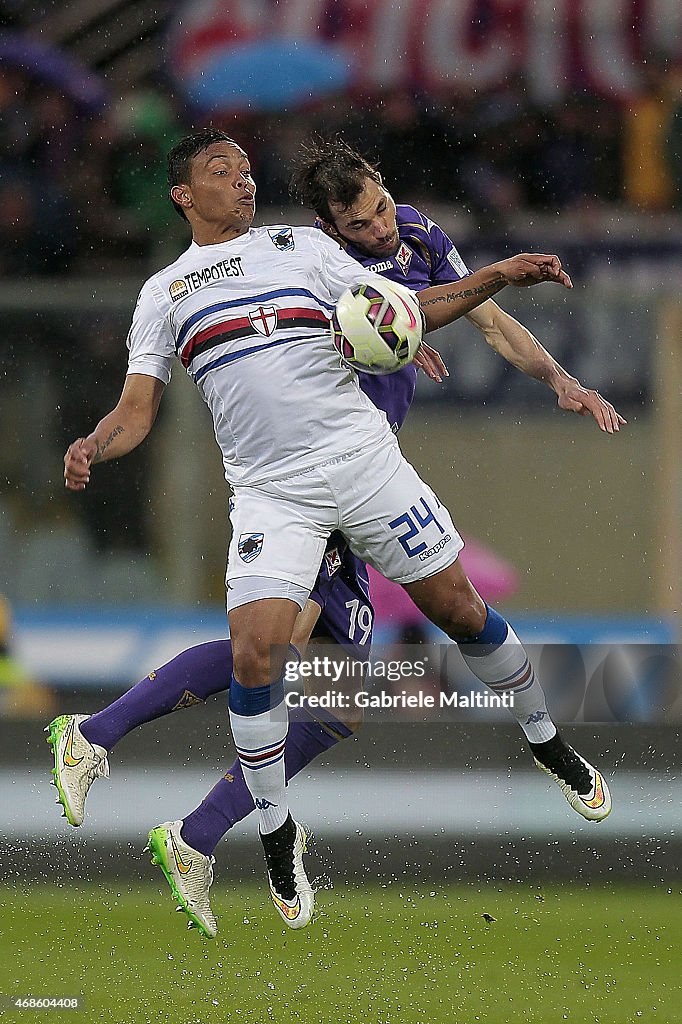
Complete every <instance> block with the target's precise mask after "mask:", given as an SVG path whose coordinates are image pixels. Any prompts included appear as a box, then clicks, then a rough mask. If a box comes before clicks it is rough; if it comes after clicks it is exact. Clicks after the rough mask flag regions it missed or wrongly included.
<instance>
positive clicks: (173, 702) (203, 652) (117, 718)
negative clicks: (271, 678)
mask: <svg viewBox="0 0 682 1024" xmlns="http://www.w3.org/2000/svg"><path fill="white" fill-rule="evenodd" d="M231 675H232V646H231V643H230V641H229V640H215V641H211V642H209V643H205V644H199V645H198V646H196V647H190V648H189V649H188V650H186V651H183V652H182V653H181V654H179V655H178V656H177V657H176V658H173V659H172V661H169V662H168V663H167V664H166V665H162V666H161V668H159V669H156V670H155V671H154V672H150V673H149V675H148V676H145V677H144V679H141V680H140V682H139V683H136V684H135V686H133V687H131V688H130V690H128V691H127V692H126V693H124V694H123V695H122V696H121V697H119V698H118V699H117V700H115V701H113V703H112V704H109V705H108V706H107V707H106V708H104V709H103V710H102V711H98V712H97V713H96V714H94V715H83V714H80V715H60V716H59V717H58V718H55V720H54V721H53V722H50V724H49V725H48V726H47V728H46V730H45V731H46V732H47V733H48V742H49V743H50V745H51V746H52V748H53V753H54V767H53V769H52V774H53V775H54V778H55V785H56V786H57V793H58V802H59V803H60V804H62V806H63V808H64V814H65V817H66V818H67V820H68V821H69V823H70V824H71V825H80V824H81V823H82V822H83V818H84V815H85V800H86V797H87V795H88V792H89V790H90V787H91V786H92V784H93V782H94V781H95V779H97V778H101V777H108V775H109V764H108V761H107V755H108V754H109V753H111V751H112V750H113V748H114V746H115V745H116V743H118V741H119V740H120V739H122V738H123V737H124V736H126V735H127V734H128V733H129V732H132V730H133V729H137V728H138V727H139V726H141V725H144V724H145V723H146V722H152V721H154V720H155V719H157V718H162V717H163V716H164V715H168V714H170V713H171V712H172V711H179V710H180V709H182V708H189V707H193V706H194V705H195V704H200V703H202V702H203V701H205V700H206V698H207V697H209V696H211V695H212V694H214V693H220V692H221V690H228V689H229V685H230V678H231ZM69 743H70V744H71V747H70V748H69V747H68V744H69ZM74 750H75V754H74Z"/></svg>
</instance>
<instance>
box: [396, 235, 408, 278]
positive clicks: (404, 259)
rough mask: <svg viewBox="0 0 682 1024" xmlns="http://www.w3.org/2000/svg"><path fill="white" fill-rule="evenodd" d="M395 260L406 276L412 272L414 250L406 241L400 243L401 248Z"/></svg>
mask: <svg viewBox="0 0 682 1024" xmlns="http://www.w3.org/2000/svg"><path fill="white" fill-rule="evenodd" d="M395 261H396V263H397V264H398V266H399V267H400V269H401V270H402V272H403V274H404V275H405V277H407V275H408V274H409V272H410V263H411V262H412V250H411V249H410V247H409V246H408V245H405V243H404V242H401V243H400V248H399V249H398V251H397V253H396V254H395Z"/></svg>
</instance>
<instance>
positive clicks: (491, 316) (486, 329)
mask: <svg viewBox="0 0 682 1024" xmlns="http://www.w3.org/2000/svg"><path fill="white" fill-rule="evenodd" d="M467 319H468V320H470V321H471V323H473V324H474V325H475V326H476V327H478V329H479V330H480V331H481V332H482V333H483V335H484V337H485V340H486V341H487V342H488V344H489V345H490V346H491V347H492V348H494V349H495V351H496V352H498V353H499V354H500V355H501V356H502V357H503V358H504V359H506V360H507V361H508V362H510V363H511V364H512V365H513V366H516V367H517V369H519V370H521V372H522V373H525V374H527V375H528V376H529V377H534V378H535V379H536V380H539V381H542V382H543V383H545V384H547V385H548V387H550V388H551V389H552V390H553V391H554V392H555V394H556V395H557V398H558V402H559V408H561V409H566V410H567V411H568V412H577V413H579V414H580V415H581V416H593V417H594V419H595V420H596V422H597V425H598V426H599V428H600V430H603V431H605V432H606V433H607V434H613V433H615V431H617V430H619V429H620V426H621V424H624V423H625V422H626V421H625V420H624V419H623V417H622V416H621V415H620V414H619V413H617V412H616V410H615V409H614V407H613V406H612V405H611V403H610V402H607V401H606V399H605V398H602V396H601V395H600V394H599V392H598V391H593V390H592V389H590V388H584V387H583V386H582V384H580V382H579V381H578V380H576V378H575V377H572V376H571V375H570V373H567V372H566V370H564V368H563V366H561V365H560V364H559V363H558V362H557V361H556V359H554V357H553V356H551V355H550V354H549V352H548V351H547V349H546V348H544V347H543V346H542V345H541V344H540V342H539V341H538V340H537V338H535V337H534V336H533V335H532V334H531V333H530V331H529V330H528V329H527V328H526V327H524V326H523V324H520V323H519V322H518V320H515V319H514V317H513V316H510V315H509V313H506V312H505V311H504V310H503V309H500V307H499V306H498V305H497V303H496V302H492V301H489V302H484V303H483V304H482V305H481V306H479V307H478V308H477V309H475V310H472V311H471V312H470V313H468V314H467Z"/></svg>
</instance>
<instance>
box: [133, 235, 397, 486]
mask: <svg viewBox="0 0 682 1024" xmlns="http://www.w3.org/2000/svg"><path fill="white" fill-rule="evenodd" d="M372 280H376V281H377V283H379V284H380V283H381V282H382V281H383V279H382V278H379V277H377V276H376V275H373V274H371V273H369V272H368V271H367V270H366V269H365V268H364V267H362V266H361V265H360V264H358V263H356V261H355V260H353V259H352V258H351V257H350V256H347V255H346V253H345V252H343V250H342V249H341V248H340V246H338V245H336V243H335V242H333V241H332V240H331V239H329V238H327V236H326V235H324V234H323V233H322V232H321V231H318V230H316V229H315V228H291V227H263V228H255V229H251V230H250V231H248V232H247V233H246V234H244V235H241V236H240V237H239V238H235V239H233V240H232V241H230V242H220V243H218V244H216V245H205V246H200V245H197V244H196V243H195V242H192V244H191V245H190V247H189V249H187V251H186V252H184V253H183V254H182V255H181V256H180V257H179V258H178V259H177V260H176V261H175V263H173V264H171V266H170V267H167V268H166V269H165V270H162V271H160V272H159V273H158V274H154V276H153V277H151V278H149V280H148V281H146V282H145V284H144V286H143V288H142V291H141V292H140V296H139V299H138V302H137V307H136V309H135V313H134V316H133V323H132V326H131V329H130V333H129V335H128V348H129V350H130V358H129V362H128V373H141V374H147V375H149V376H152V377H158V378H159V379H160V380H162V381H164V383H168V381H169V380H170V375H171V366H172V364H173V361H174V359H175V358H176V357H177V358H179V359H180V361H181V362H182V364H183V366H184V367H185V368H186V370H187V372H188V373H189V375H190V376H191V377H192V379H193V380H194V382H195V383H196V385H197V387H198V388H199V391H200V392H201V394H202V396H203V398H204V401H205V402H206V404H207V405H208V407H209V409H210V410H211V413H212V415H213V423H214V428H215V434H216V440H217V441H218V444H219V445H220V449H221V451H222V454H223V463H224V466H225V476H226V477H227V479H228V481H229V482H230V483H231V484H259V483H263V482H265V481H270V480H277V479H282V478H283V477H285V476H289V475H291V474H294V473H301V472H303V471H305V470H307V469H311V468H312V467H314V466H317V465H320V464H321V463H323V462H325V461H327V460H329V459H332V458H335V457H337V456H339V455H344V454H346V453H347V452H349V451H354V450H357V449H360V448H363V447H365V446H368V445H375V444H378V443H380V442H382V441H384V440H385V439H388V438H390V437H391V433H390V430H389V427H388V423H387V420H386V417H385V416H384V414H383V413H381V412H379V411H378V410H377V408H376V407H375V406H374V405H373V404H372V402H371V401H370V400H369V399H368V398H367V396H366V395H365V394H363V392H362V391H361V390H360V387H359V385H358V382H357V376H356V375H355V373H354V372H353V371H352V370H349V369H348V368H347V367H345V366H344V365H343V364H342V362H341V359H340V357H339V354H338V352H337V351H336V349H335V347H334V345H333V343H332V340H331V335H330V332H329V326H328V325H329V317H330V315H331V312H332V310H333V308H334V305H335V303H336V301H337V299H338V298H339V296H340V295H341V293H342V292H343V291H345V289H346V288H351V287H354V286H355V285H357V284H360V283H362V282H364V281H372Z"/></svg>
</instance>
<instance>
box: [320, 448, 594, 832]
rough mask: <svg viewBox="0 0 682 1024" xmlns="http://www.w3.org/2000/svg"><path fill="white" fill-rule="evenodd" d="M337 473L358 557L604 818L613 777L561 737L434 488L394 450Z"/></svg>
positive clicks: (573, 794) (542, 763)
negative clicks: (465, 565) (509, 700)
mask: <svg viewBox="0 0 682 1024" xmlns="http://www.w3.org/2000/svg"><path fill="white" fill-rule="evenodd" d="M339 476H340V477H341V479H340V480H339V481H338V483H337V486H339V490H341V493H345V494H347V496H348V498H347V504H345V505H344V521H345V522H347V523H348V526H349V539H350V540H351V543H352V545H353V547H354V549H355V551H356V554H358V555H359V556H360V557H362V558H364V559H365V560H366V561H368V562H370V563H371V564H372V565H374V567H375V568H376V569H378V570H379V572H382V573H383V574H384V576H386V577H388V578H389V579H392V580H395V582H396V583H401V584H402V585H403V586H404V587H405V590H406V591H407V593H408V594H409V595H410V597H411V598H412V600H413V601H414V602H415V604H416V605H417V606H418V607H419V608H420V609H421V610H422V611H423V612H424V614H425V615H426V616H427V617H428V618H429V619H431V621H432V622H434V623H435V624H436V625H437V626H439V627H440V628H441V629H442V630H443V631H444V632H445V633H447V635H448V636H449V637H451V638H452V639H453V640H454V641H455V642H456V643H457V644H458V645H459V648H460V651H461V652H462V655H463V657H464V659H465V661H466V662H467V665H468V666H469V668H470V669H471V671H472V672H473V673H474V675H476V676H477V677H478V678H479V679H480V680H481V681H482V682H483V683H485V684H486V685H487V686H489V687H490V688H491V689H492V690H493V692H494V693H498V694H500V693H511V694H513V696H514V705H513V712H512V713H513V714H514V715H515V717H516V719H517V721H518V722H519V724H520V726H521V728H522V729H523V731H524V733H525V735H526V738H527V740H528V742H529V744H530V748H531V750H532V752H533V756H534V758H535V760H536V762H537V764H538V767H540V768H542V770H543V771H546V772H547V773H548V774H549V775H550V777H551V778H553V779H554V780H555V781H556V782H557V783H558V785H559V786H560V787H561V789H562V791H563V793H564V795H565V796H566V798H567V800H568V802H569V803H570V805H571V807H573V809H574V810H575V811H577V812H578V813H579V814H581V815H582V816H583V817H584V818H588V819H590V820H592V821H600V820H601V819H602V818H605V817H606V815H607V814H608V813H609V811H610V810H611V798H610V795H609V791H608V787H607V785H606V782H605V781H604V779H603V778H602V776H601V775H600V773H599V772H598V771H597V770H596V769H595V768H593V767H592V765H590V764H588V762H587V761H585V760H584V758H582V757H580V756H579V755H578V754H577V753H576V752H575V751H574V750H573V749H572V747H570V746H569V745H568V744H567V743H565V742H564V741H563V739H562V738H561V737H560V736H559V735H558V733H557V729H556V726H555V725H554V723H553V722H552V720H551V718H550V716H549V712H548V711H547V705H546V703H545V697H544V693H543V690H542V687H541V686H540V684H539V682H538V681H537V679H536V678H535V674H534V672H533V668H532V666H531V664H530V661H529V659H528V656H527V654H526V651H525V649H524V647H523V645H522V644H521V642H520V640H519V639H518V637H517V636H516V634H515V633H514V630H513V629H512V628H511V626H510V625H509V623H508V622H506V621H505V619H503V618H502V616H501V615H499V614H498V613H497V612H495V611H494V610H493V609H491V608H489V607H488V606H487V605H486V604H485V602H484V601H483V600H482V599H481V597H480V596H479V594H478V593H477V592H476V590H475V589H474V587H473V586H472V584H471V582H470V581H469V580H468V579H467V577H466V575H465V573H464V571H463V569H462V567H461V565H460V563H459V561H458V557H457V556H458V554H459V552H460V550H461V549H462V547H463V541H462V539H461V537H460V536H459V534H458V533H457V530H456V529H455V527H454V524H453V522H452V519H451V517H450V513H449V512H448V510H447V509H446V508H444V507H443V505H442V504H441V503H440V501H439V500H438V498H437V496H436V495H435V494H434V493H433V491H432V490H431V488H430V487H428V485H427V484H425V483H424V481H423V480H421V479H420V477H419V475H418V474H417V473H416V472H415V470H414V468H413V467H412V466H411V465H410V464H409V463H408V462H407V460H406V459H404V458H403V456H402V455H401V453H400V451H399V450H398V449H397V446H396V448H395V449H394V450H393V451H391V450H390V449H389V448H386V449H382V450H378V451H376V452H373V453H371V454H369V455H360V456H358V458H357V459H356V460H349V461H348V462H346V463H345V464H344V465H343V466H342V467H341V468H340V471H339ZM368 479H371V480H372V481H373V483H374V485H375V491H374V493H373V494H371V495H370V496H367V494H366V489H363V488H364V481H366V480H368Z"/></svg>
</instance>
